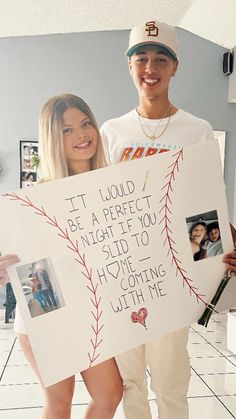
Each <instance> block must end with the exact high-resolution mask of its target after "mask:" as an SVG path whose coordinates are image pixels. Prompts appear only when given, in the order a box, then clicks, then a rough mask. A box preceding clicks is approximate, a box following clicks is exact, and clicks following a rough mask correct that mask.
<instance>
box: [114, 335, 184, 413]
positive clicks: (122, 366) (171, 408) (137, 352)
mask: <svg viewBox="0 0 236 419" xmlns="http://www.w3.org/2000/svg"><path fill="white" fill-rule="evenodd" d="M188 332H189V328H185V329H181V330H178V331H177V332H174V333H170V334H168V335H165V336H164V337H162V338H160V339H156V340H154V341H151V342H148V343H146V344H145V345H141V346H139V347H137V348H135V349H132V350H130V351H128V352H125V353H123V354H121V355H119V356H117V357H116V361H117V364H118V367H119V370H120V373H121V376H122V378H123V380H124V385H125V392H124V402H123V403H124V412H125V418H126V419H151V418H152V416H151V412H150V408H149V403H148V394H147V382H146V367H147V365H148V366H149V369H150V373H151V388H152V390H153V391H154V393H155V395H156V396H157V405H158V419H188V417H189V414H188V403H187V397H186V396H187V392H188V386H189V380H190V363H189V356H188V352H187V342H188Z"/></svg>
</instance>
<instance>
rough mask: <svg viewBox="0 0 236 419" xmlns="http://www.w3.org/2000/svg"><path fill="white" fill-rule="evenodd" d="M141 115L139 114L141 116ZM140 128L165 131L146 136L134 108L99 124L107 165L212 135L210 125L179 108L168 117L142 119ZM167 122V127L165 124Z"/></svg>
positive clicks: (147, 131)
mask: <svg viewBox="0 0 236 419" xmlns="http://www.w3.org/2000/svg"><path fill="white" fill-rule="evenodd" d="M140 118H141V117H140ZM141 122H142V127H143V130H144V131H145V132H146V133H147V134H148V135H150V134H151V133H153V132H154V131H155V130H156V134H159V133H161V132H163V130H164V129H165V127H167V128H166V129H165V131H164V132H163V134H162V135H161V136H160V138H158V139H157V140H154V141H153V140H151V139H149V138H147V137H146V136H145V134H144V133H143V130H142V128H141V126H140V121H139V118H138V114H137V112H136V110H135V109H133V110H132V111H130V112H128V113H126V114H125V115H123V116H121V117H119V118H115V119H110V120H109V121H106V122H105V123H104V124H103V125H102V127H101V136H102V141H103V147H104V152H105V157H106V160H107V163H108V164H109V165H112V164H115V163H118V162H121V161H125V160H133V159H135V158H139V157H144V156H148V155H151V154H156V153H161V152H164V151H168V150H175V149H178V148H180V147H185V146H188V145H191V144H196V143H200V142H204V141H206V140H211V139H213V138H214V134H213V130H212V127H211V125H210V124H209V123H208V122H207V121H205V120H204V119H200V118H197V117H196V116H194V115H191V114H190V113H188V112H185V111H183V110H181V109H179V110H178V111H177V112H176V113H175V115H172V116H171V118H170V120H169V121H168V118H163V119H160V120H158V119H147V118H141ZM167 124H168V126H167Z"/></svg>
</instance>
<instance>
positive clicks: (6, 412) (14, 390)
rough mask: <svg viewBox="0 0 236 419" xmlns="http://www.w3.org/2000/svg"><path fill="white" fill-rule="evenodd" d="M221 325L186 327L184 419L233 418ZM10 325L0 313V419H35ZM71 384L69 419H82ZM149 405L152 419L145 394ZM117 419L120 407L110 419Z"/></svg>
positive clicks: (231, 377) (81, 404)
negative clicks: (187, 380) (186, 414)
mask: <svg viewBox="0 0 236 419" xmlns="http://www.w3.org/2000/svg"><path fill="white" fill-rule="evenodd" d="M226 321H227V316H226V314H225V313H223V314H218V315H215V316H214V317H213V318H212V320H210V322H209V325H208V328H207V329H205V328H204V327H203V326H199V325H197V324H193V325H192V327H191V331H190V335H189V353H190V357H191V367H192V376H191V383H190V388H189V393H188V401H189V406H190V419H199V418H202V419H232V418H236V356H235V355H233V354H232V353H231V352H229V351H228V350H227V349H226V332H227V329H226ZM12 325H13V323H12V322H10V323H9V324H5V323H4V311H3V310H0V419H15V418H17V419H32V418H34V419H39V418H40V412H41V410H42V400H41V392H40V388H39V385H38V383H37V380H36V379H35V377H34V375H33V373H32V371H31V369H30V367H29V366H28V365H27V363H26V361H25V359H24V356H23V354H22V352H21V351H20V350H19V347H18V344H17V342H16V339H15V336H14V332H13V329H12ZM76 378H77V380H76V391H75V396H74V399H73V408H72V419H82V418H83V417H84V412H85V409H86V404H87V402H88V394H87V391H86V389H85V386H84V384H83V381H82V380H81V378H80V375H79V374H78V375H77V377H76ZM149 399H150V406H151V409H152V412H153V418H157V412H156V405H155V401H154V395H153V394H152V393H151V391H150V392H149ZM123 418H124V414H123V411H122V406H121V405H120V406H119V408H118V410H117V413H116V415H115V419H123ZM134 419H135V418H134ZM144 419H145V418H144ZM173 419H174V418H173Z"/></svg>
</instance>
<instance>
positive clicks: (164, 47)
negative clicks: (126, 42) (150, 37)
mask: <svg viewBox="0 0 236 419" xmlns="http://www.w3.org/2000/svg"><path fill="white" fill-rule="evenodd" d="M143 45H156V46H160V47H162V48H163V49H164V50H166V52H168V53H169V55H171V57H172V58H174V59H175V60H176V59H177V55H176V53H175V52H174V51H173V50H172V49H171V48H168V47H167V46H166V45H163V44H159V43H157V42H150V41H149V42H140V43H139V44H136V45H134V46H132V47H131V48H129V49H127V51H126V53H125V54H126V56H127V57H129V58H130V57H131V55H132V54H133V53H134V52H135V51H136V49H137V48H139V47H142V46H143Z"/></svg>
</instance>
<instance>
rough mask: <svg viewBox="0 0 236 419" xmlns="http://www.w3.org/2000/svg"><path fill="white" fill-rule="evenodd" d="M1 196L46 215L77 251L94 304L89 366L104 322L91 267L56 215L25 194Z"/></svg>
mask: <svg viewBox="0 0 236 419" xmlns="http://www.w3.org/2000/svg"><path fill="white" fill-rule="evenodd" d="M2 196H4V197H6V198H9V199H10V200H11V201H20V205H22V206H25V207H29V208H32V209H34V210H35V211H34V213H35V214H36V215H39V216H42V217H46V219H47V221H46V222H47V223H48V224H50V225H51V226H52V227H55V228H57V229H58V230H59V233H58V236H60V237H61V238H63V239H65V240H67V241H68V242H69V244H67V247H68V249H70V250H72V251H73V252H75V253H77V257H75V260H76V261H77V262H78V263H79V264H80V265H82V266H83V268H84V269H85V272H83V271H81V273H82V274H83V275H84V276H85V278H86V279H87V280H88V282H89V285H87V289H88V290H89V292H90V293H91V294H92V297H91V298H90V301H91V303H92V305H93V306H94V308H93V309H92V310H91V314H92V316H93V318H94V321H95V324H91V329H92V331H93V333H94V335H95V336H94V337H93V338H91V339H90V342H91V345H92V353H90V352H88V358H89V367H91V366H92V364H93V363H94V362H95V361H96V359H97V358H98V357H99V355H100V353H98V354H97V353H96V351H97V349H98V347H99V345H100V344H101V342H102V341H103V339H100V338H99V333H100V332H101V330H102V328H103V326H104V324H101V325H100V324H99V322H100V319H101V316H102V313H103V310H101V309H100V303H101V297H98V293H97V289H98V283H97V284H96V285H95V284H94V283H93V278H92V269H90V270H89V268H88V267H87V265H86V262H85V255H84V254H83V255H81V254H80V251H79V244H78V240H76V241H75V243H74V242H73V241H72V240H71V238H70V236H69V234H68V230H67V229H66V228H65V230H63V229H62V228H61V227H60V226H59V225H58V223H57V220H56V217H55V216H53V217H50V216H49V215H48V214H47V213H46V211H45V210H44V208H43V207H41V208H39V207H36V206H35V205H34V204H33V203H32V201H31V200H30V199H29V198H28V197H27V196H25V198H26V199H23V198H21V197H20V196H19V195H17V194H16V193H5V194H2Z"/></svg>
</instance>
